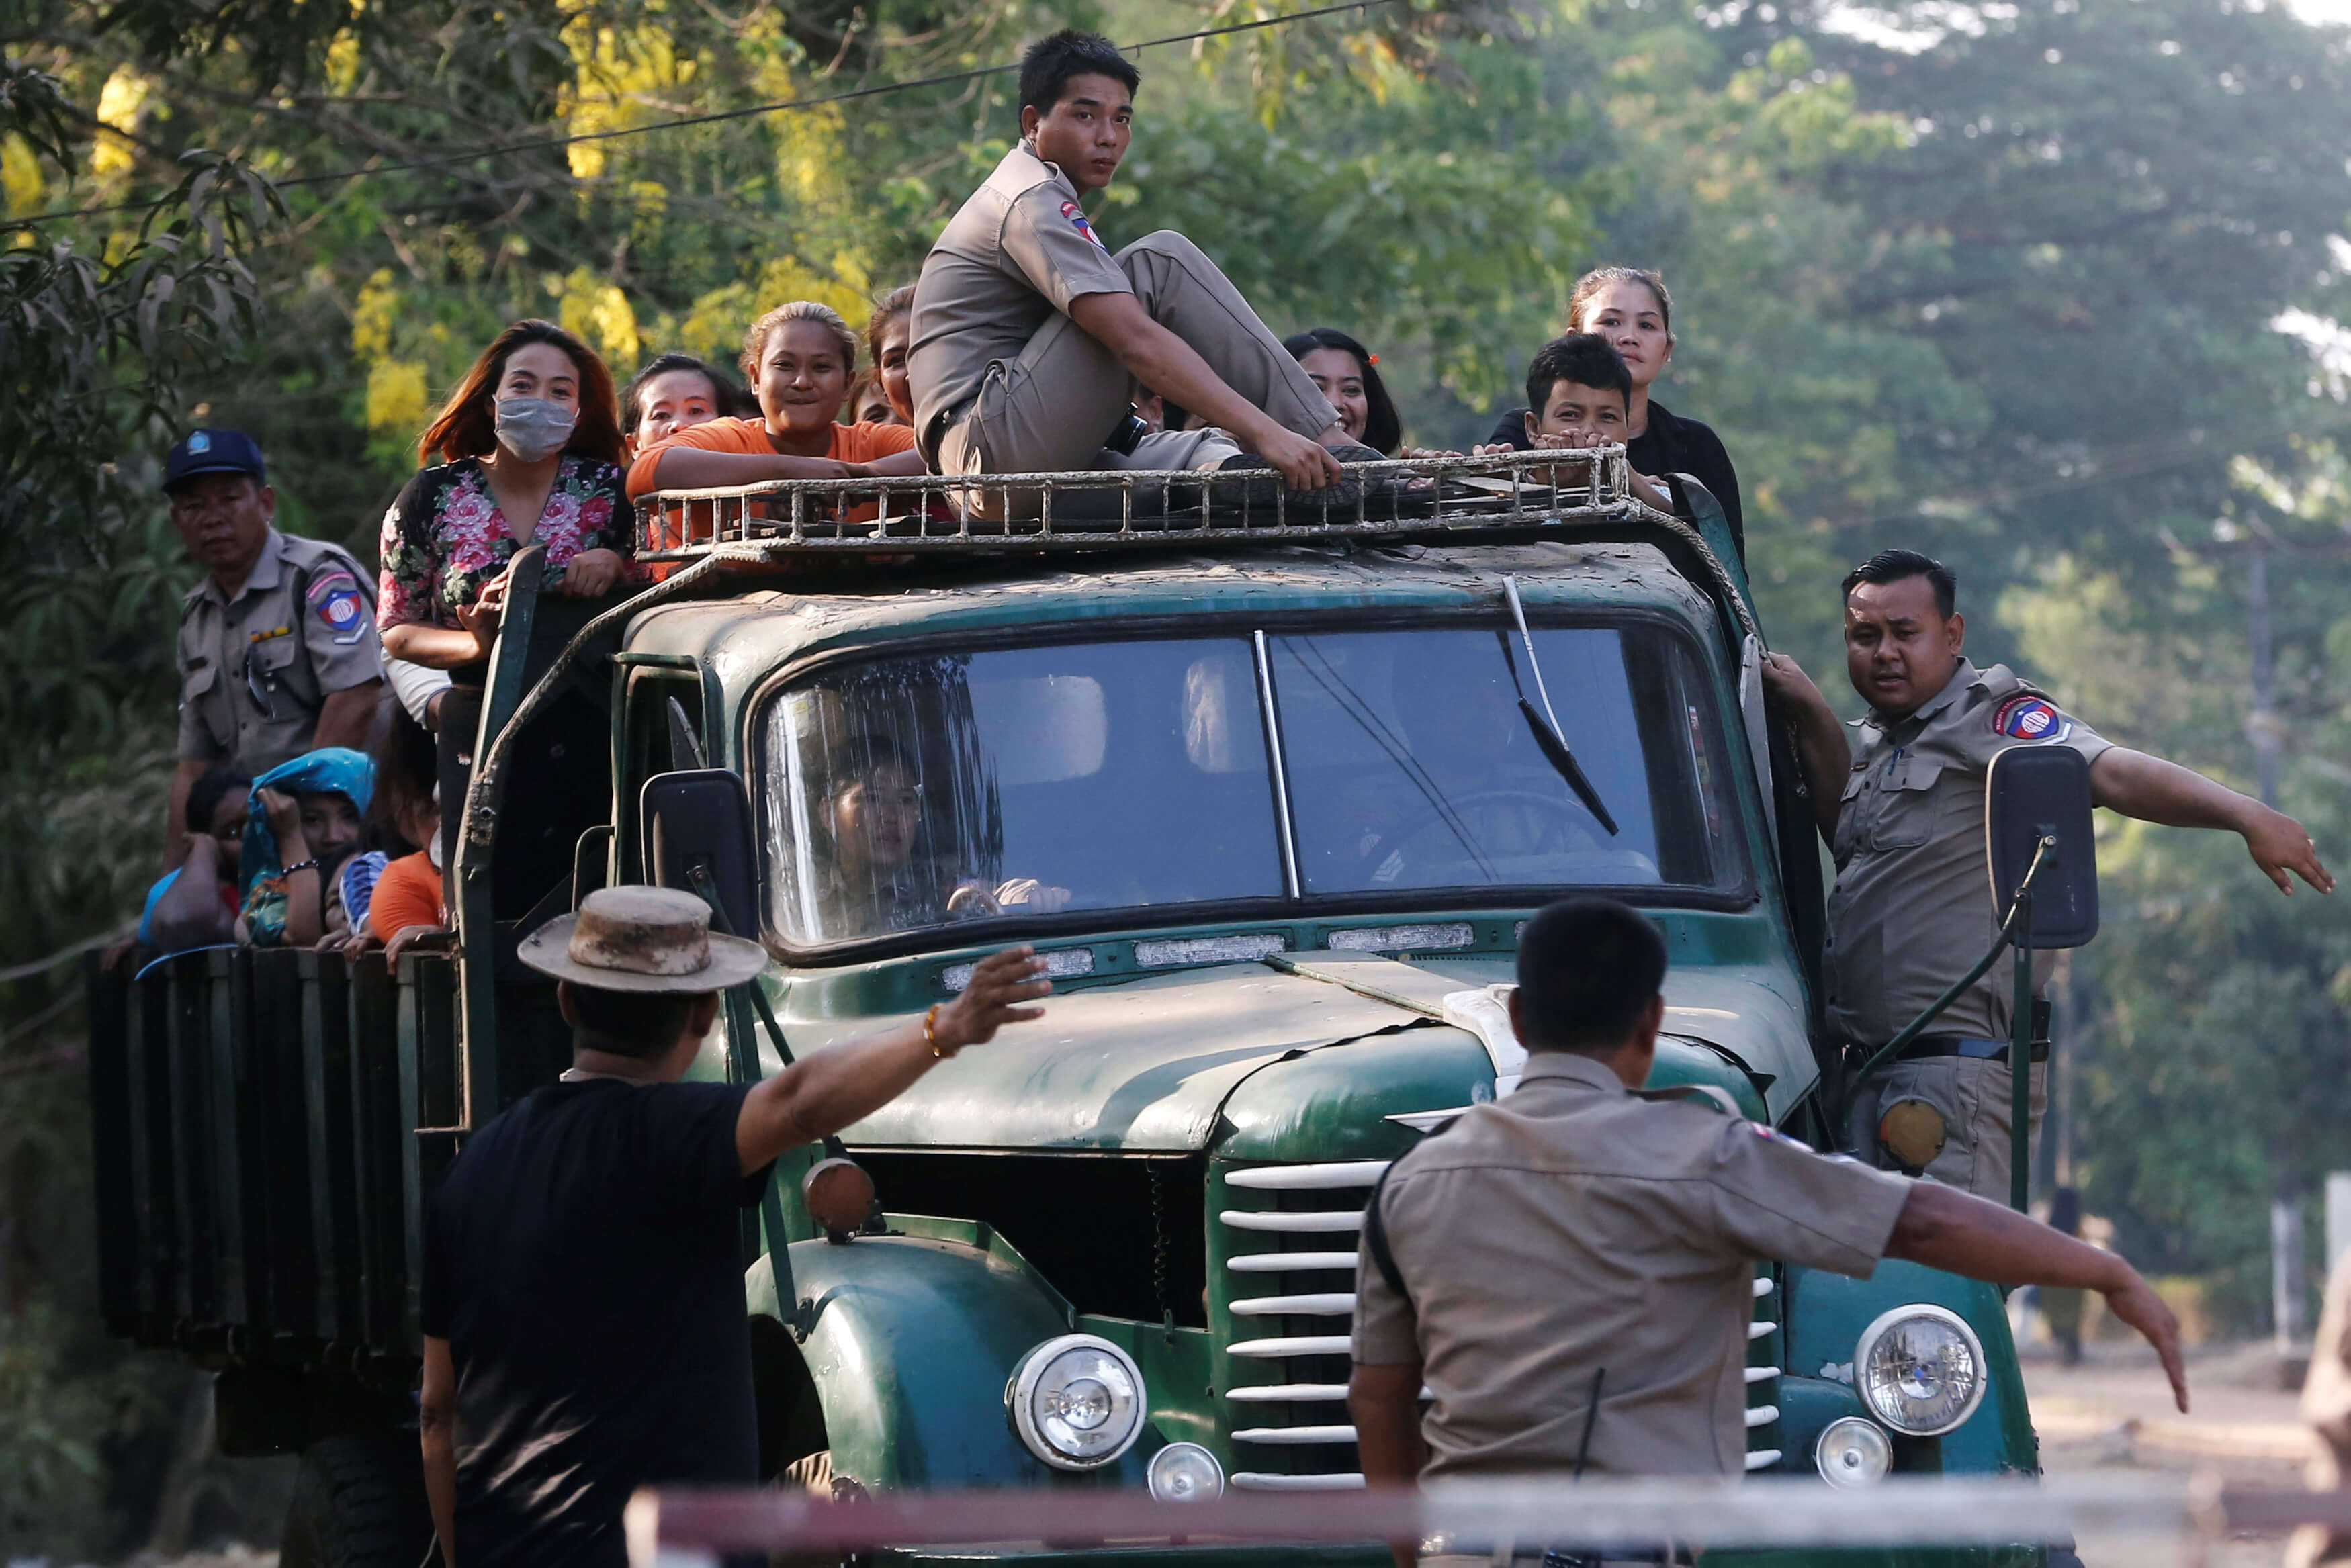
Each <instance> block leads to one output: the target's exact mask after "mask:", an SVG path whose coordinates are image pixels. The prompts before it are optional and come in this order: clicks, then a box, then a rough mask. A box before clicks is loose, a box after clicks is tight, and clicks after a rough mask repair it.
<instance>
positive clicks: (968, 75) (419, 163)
mask: <svg viewBox="0 0 2351 1568" xmlns="http://www.w3.org/2000/svg"><path fill="white" fill-rule="evenodd" d="M1397 3H1398V0H1344V4H1342V5H1322V6H1318V7H1316V8H1315V9H1313V10H1311V11H1293V12H1290V13H1289V14H1288V15H1286V16H1263V17H1259V19H1258V20H1256V21H1254V22H1233V23H1228V24H1227V25H1226V26H1221V27H1204V28H1201V29H1200V30H1199V31H1197V32H1192V33H1171V34H1169V35H1168V36H1166V37H1164V38H1145V39H1144V41H1143V42H1141V43H1139V44H1123V45H1121V46H1120V52H1121V53H1123V54H1138V53H1140V52H1141V51H1143V50H1144V49H1155V48H1159V47H1164V46H1165V45H1168V44H1190V43H1196V42H1198V41H1200V40H1201V39H1204V38H1221V37H1226V36H1230V35H1232V34H1235V33H1254V32H1257V31H1258V30H1259V29H1260V28H1266V27H1281V26H1289V25H1290V23H1292V22H1305V21H1311V19H1313V18H1314V17H1317V16H1333V15H1336V14H1337V13H1339V12H1341V11H1361V12H1368V11H1370V10H1373V9H1374V8H1375V7H1377V6H1382V5H1395V4H1397ZM1019 68H1020V67H1019V66H1018V65H1017V64H1011V63H1007V64H1004V65H995V66H975V67H972V68H970V69H969V70H961V71H944V72H941V73H940V74H939V75H937V76H929V77H917V78H914V79H913V80H910V81H900V82H883V83H880V84H878V85H876V86H873V87H862V88H849V89H847V90H846V91H843V92H836V93H828V94H826V95H825V96H824V97H822V98H796V99H779V100H778V101H777V102H774V103H762V104H754V105H752V106H750V107H749V108H747V109H719V110H716V111H714V112H712V113H709V114H689V115H681V116H679V117H678V118H676V119H663V120H656V121H654V122H653V124H651V125H634V126H628V127H624V128H622V129H620V130H590V131H583V132H581V133H580V134H579V135H576V136H546V137H538V138H535V139H533V140H528V141H515V142H508V143H507V144H505V145H504V146H499V147H475V148H467V149H465V150H463V151H455V152H442V153H434V154H433V155H431V156H429V157H424V158H413V159H409V160H406V161H402V162H397V163H363V164H355V165H353V166H352V167H350V168H348V169H339V170H336V171H334V172H332V173H329V174H302V175H297V176H296V177H295V178H293V179H290V180H277V181H272V182H271V183H272V184H273V185H275V186H276V187H277V189H279V190H281V191H282V190H290V189H292V188H294V187H295V186H298V185H329V184H333V183H334V182H337V181H340V180H363V179H367V178H369V177H370V176H372V175H376V174H399V173H403V172H406V171H412V170H417V169H439V168H444V167H446V166H448V165H450V164H453V163H468V162H471V161H474V160H475V159H477V158H502V157H505V156H507V154H509V153H515V152H541V151H549V150H550V149H554V148H559V147H576V146H579V145H580V144H582V143H584V142H590V141H617V140H621V139H622V138H623V137H629V136H650V135H652V134H653V132H655V131H658V130H683V129H685V128H686V127H689V126H696V125H716V124H719V123H721V122H723V121H726V120H734V119H754V118H756V117H758V116H759V115H763V114H782V113H785V112H788V111H789V110H792V109H821V108H823V107H824V106H825V105H827V104H834V103H848V102H851V101H852V100H854V99H868V98H880V97H883V96H884V95H885V94H889V93H893V92H911V91H913V90H914V89H915V88H931V87H946V86H951V85H953V84H954V83H956V82H967V81H977V80H980V79H982V78H987V77H996V76H1002V75H1004V74H1005V73H1006V72H1008V71H1015V70H1018V69H1019ZM108 129H112V128H111V127H109V128H108ZM171 199H172V198H170V197H169V196H160V197H157V198H155V199H154V200H152V201H148V202H115V203H112V204H110V205H105V206H95V207H61V208H58V209H57V210H55V211H52V212H47V213H33V214H31V215H29V216H26V217H22V218H6V219H0V231H5V230H9V229H26V228H31V227H33V226H34V225H36V224H38V223H55V222H57V221H59V220H61V219H65V218H98V217H106V216H109V215H110V214H112V213H152V212H154V211H155V210H157V209H158V208H160V207H162V206H164V205H165V204H167V203H168V202H170V201H171Z"/></svg>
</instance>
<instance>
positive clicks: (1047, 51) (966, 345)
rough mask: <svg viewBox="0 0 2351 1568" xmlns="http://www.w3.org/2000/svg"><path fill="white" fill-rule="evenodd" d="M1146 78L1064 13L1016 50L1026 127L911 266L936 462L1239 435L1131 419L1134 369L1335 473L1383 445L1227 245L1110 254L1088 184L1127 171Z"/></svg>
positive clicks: (1175, 395) (1170, 463) (1114, 449)
mask: <svg viewBox="0 0 2351 1568" xmlns="http://www.w3.org/2000/svg"><path fill="white" fill-rule="evenodd" d="M1141 80H1142V78H1141V76H1140V75H1139V74H1138V73H1137V72H1136V70H1135V68H1134V66H1133V65H1132V64H1130V63H1129V62H1128V61H1127V59H1126V57H1124V56H1123V55H1121V54H1120V53H1119V52H1118V47H1117V46H1116V45H1114V44H1113V43H1111V42H1110V41H1109V40H1108V39H1106V38H1103V37H1102V36H1100V35H1098V34H1093V33H1080V32H1074V31H1071V32H1061V33H1056V34H1054V35H1053V36H1050V37H1049V38H1045V39H1042V40H1040V42H1038V43H1037V44H1035V45H1033V46H1032V47H1030V48H1029V52H1028V54H1027V55H1026V56H1025V57H1023V59H1022V61H1021V66H1020V142H1019V145H1018V146H1017V147H1015V148H1013V149H1012V151H1009V152H1008V153H1006V154H1005V155H1004V161H1002V162H1001V163H999V164H998V166H997V170H996V172H995V173H994V174H992V175H990V176H989V177H988V181H987V183H986V184H985V185H982V186H981V187H980V188H979V190H978V191H977V192H975V193H974V194H973V195H972V197H971V199H970V200H969V201H967V202H965V203H964V204H963V208H962V210H961V211H959V212H958V213H956V215H955V217H954V219H953V220H952V221H950V222H949V223H948V224H947V226H946V231H945V232H944V233H942V234H940V235H939V240H938V244H936V245H935V246H934V247H933V248H932V251H931V254H930V255H929V256H928V257H927V258H926V259H925V261H924V263H923V272H922V276H921V279H920V281H918V282H917V283H916V284H915V285H914V321H913V327H912V334H913V336H912V345H911V347H910V348H909V350H908V353H907V358H906V376H907V379H908V382H909V383H910V385H911V388H912V390H913V393H914V434H915V440H916V442H917V444H918V445H919V446H920V447H921V448H922V452H923V456H924V458H925V461H926V462H929V463H930V465H931V468H932V470H933V471H934V472H940V473H1020V472H1050V471H1056V470H1061V471H1067V470H1082V469H1100V468H1145V469H1168V470H1173V469H1201V468H1216V467H1217V466H1219V465H1220V464H1221V463H1223V462H1230V461H1231V460H1232V459H1233V458H1234V457H1235V456H1236V455H1238V449H1237V448H1236V447H1235V446H1234V444H1233V443H1232V442H1231V441H1225V440H1224V439H1223V438H1222V437H1220V436H1217V435H1212V434H1205V433H1204V432H1201V431H1161V432H1159V433H1156V434H1144V433H1143V431H1142V427H1141V426H1140V424H1139V423H1137V424H1136V425H1134V426H1132V427H1129V426H1128V425H1127V421H1129V420H1130V419H1131V418H1132V417H1133V409H1132V405H1131V402H1130V399H1131V395H1132V392H1133V389H1134V386H1135V384H1136V383H1138V382H1139V383H1141V385H1142V386H1143V387H1144V389H1146V390H1149V391H1154V392H1158V393H1161V394H1164V395H1165V397H1166V398H1169V399H1172V400H1174V401H1175V402H1176V403H1179V404H1181V405H1182V406H1183V407H1184V408H1186V409H1188V410H1191V411H1192V412H1193V413H1196V414H1198V415H1201V416H1202V417H1204V418H1205V419H1206V420H1207V422H1208V424H1210V425H1211V426H1215V427H1217V428H1218V429H1220V430H1222V431H1229V432H1231V434H1232V436H1233V437H1235V438H1237V439H1238V441H1240V442H1242V443H1244V444H1245V445H1247V446H1248V447H1249V449H1250V450H1251V451H1252V452H1254V453H1256V454H1258V457H1259V458H1260V459H1261V460H1262V461H1261V462H1257V463H1256V464H1255V465H1256V466H1258V467H1260V468H1262V467H1265V466H1267V465H1270V466H1271V467H1272V468H1273V469H1276V470H1279V471H1280V473H1281V475H1282V477H1283V479H1284V480H1285V481H1287V482H1288V483H1289V484H1290V486H1291V487H1293V488H1296V489H1301V490H1304V489H1314V488H1319V487H1322V486H1324V485H1328V484H1332V483H1336V482H1337V481H1338V480H1339V479H1340V478H1341V473H1340V469H1339V466H1338V462H1337V460H1336V459H1335V458H1334V457H1332V455H1331V454H1332V451H1334V450H1335V451H1341V452H1344V454H1345V455H1346V456H1347V458H1348V459H1349V460H1350V461H1353V462H1362V461H1366V460H1370V459H1375V458H1377V457H1378V456H1379V455H1380V454H1379V453H1378V452H1373V451H1372V450H1371V449H1370V448H1368V447H1359V446H1356V445H1355V444H1354V443H1353V441H1350V440H1349V439H1348V437H1347V435H1346V433H1345V432H1344V431H1342V430H1340V429H1339V416H1338V413H1337V411H1336V410H1333V409H1332V407H1331V403H1330V400H1328V399H1326V398H1324V397H1323V396H1322V393H1321V392H1319V391H1317V390H1316V389H1315V387H1314V383H1313V381H1312V380H1311V379H1309V378H1308V376H1307V374H1306V372H1305V371H1304V370H1302V369H1300V368H1299V365H1298V361H1297V360H1295V359H1293V358H1290V353H1289V351H1288V350H1287V349H1285V348H1282V346H1281V340H1280V338H1278V337H1275V336H1274V335H1273V334H1272V333H1271V332H1270V331H1269V330H1268V329H1267V328H1266V326H1265V323H1264V322H1262V321H1260V320H1259V319H1258V316H1257V313H1256V312H1255V311H1254V310H1252V309H1250V308H1249V301H1248V300H1246V299H1244V298H1242V297H1241V295H1240V291H1239V290H1238V289H1236V288H1235V287H1234V286H1232V284H1231V283H1230V282H1228V280H1227V279H1226V277H1225V275H1224V274H1223V273H1221V272H1219V271H1217V265H1216V264H1215V263H1214V262H1211V261H1210V260H1209V259H1208V258H1207V256H1205V255H1203V254H1201V253H1200V249H1199V247H1198V246H1196V245H1195V244H1192V243H1191V242H1190V241H1188V240H1186V239H1185V238H1184V236H1183V235H1181V234H1173V233H1169V232H1165V231H1163V232H1161V233H1158V234H1149V235H1146V236H1145V237H1144V238H1143V239H1140V240H1137V241H1136V242H1135V243H1134V244H1131V245H1129V246H1127V247H1126V248H1125V249H1123V250H1122V251H1120V252H1119V253H1118V254H1117V255H1115V256H1113V255H1112V254H1110V251H1109V249H1108V248H1107V247H1106V246H1105V245H1104V244H1102V239H1101V236H1099V235H1097V234H1095V233H1094V230H1093V225H1092V223H1091V222H1090V221H1089V220H1088V218H1087V216H1086V213H1085V209H1084V208H1083V207H1081V205H1080V204H1079V203H1080V202H1081V200H1082V199H1083V198H1084V197H1085V196H1086V195H1087V194H1088V193H1090V192H1094V191H1098V190H1101V189H1102V187H1104V186H1106V185H1108V184H1109V183H1110V182H1111V178H1112V176H1113V175H1114V174H1115V173H1116V172H1117V171H1118V165H1119V161H1120V160H1121V159H1122V158H1123V157H1124V156H1125V154H1126V149H1127V142H1128V140H1129V135H1130V132H1129V130H1128V119H1129V117H1130V115H1131V114H1132V112H1133V99H1134V89H1135V87H1136V86H1137V84H1139V83H1140V81H1141ZM1122 432H1123V433H1122Z"/></svg>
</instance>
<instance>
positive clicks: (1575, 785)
mask: <svg viewBox="0 0 2351 1568" xmlns="http://www.w3.org/2000/svg"><path fill="white" fill-rule="evenodd" d="M1502 593H1503V596H1504V597H1507V598H1508V599H1509V600H1510V618H1511V619H1512V620H1514V621H1516V622H1517V623H1518V627H1519V638H1520V640H1521V641H1523V642H1524V643H1525V644H1526V645H1527V668H1528V669H1529V670H1532V671H1533V672H1534V677H1535V695H1536V696H1538V697H1541V699H1542V705H1543V711H1541V712H1540V713H1538V712H1536V711H1535V706H1534V704H1533V703H1531V702H1530V701H1527V689H1526V688H1525V687H1523V686H1521V685H1520V684H1519V661H1518V660H1517V659H1513V658H1512V657H1511V656H1510V639H1509V638H1508V637H1507V636H1504V635H1503V634H1501V633H1499V632H1497V633H1495V637H1496V638H1497V639H1498V640H1499V641H1500V643H1501V645H1502V662H1503V663H1505V664H1507V665H1509V666H1510V686H1511V688H1512V689H1513V690H1514V691H1517V692H1518V694H1519V711H1520V713H1522V714H1524V715H1525V716H1526V721H1527V729H1528V730H1529V732H1531V733H1532V734H1533V736H1534V738H1535V749H1536V750H1537V751H1539V752H1541V753H1542V754H1543V761H1545V762H1547V763H1550V764H1551V765H1552V770H1553V771H1554V772H1556V773H1557V774H1559V776H1560V777H1562V778H1563V779H1565V780H1566V781H1567V787H1568V788H1570V789H1572V790H1573V791H1574V792H1575V798H1576V799H1578V800H1580V801H1582V802H1583V806H1584V809H1585V810H1586V811H1589V812H1590V813H1592V815H1593V816H1595V817H1597V818H1599V819H1600V826H1603V827H1604V828H1606V829H1607V830H1608V836H1609V837H1611V838H1614V837H1615V836H1616V819H1615V818H1614V817H1613V816H1611V815H1608V806H1607V805H1606V803H1605V802H1604V801H1603V800H1602V799H1601V798H1600V792H1599V791H1598V790H1596V789H1593V787H1592V781H1591V780H1590V779H1588V778H1586V777H1584V776H1583V768H1582V766H1580V765H1579V764H1578V763H1577V762H1576V760H1575V753H1573V752H1571V751H1569V750H1568V749H1567V738H1566V737H1565V736H1564V735H1562V734H1561V733H1560V731H1559V715H1558V714H1556V713H1554V712H1552V706H1551V691H1550V690H1549V689H1548V688H1546V687H1545V686H1544V685H1543V676H1542V661H1541V659H1537V658H1536V657H1535V639H1534V633H1532V632H1531V631H1529V630H1528V629H1527V609H1526V606H1524V605H1522V604H1520V602H1519V579H1518V578H1516V577H1504V578H1503V579H1502Z"/></svg>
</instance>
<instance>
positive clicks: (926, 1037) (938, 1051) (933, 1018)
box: [923, 1002, 955, 1062]
mask: <svg viewBox="0 0 2351 1568" xmlns="http://www.w3.org/2000/svg"><path fill="white" fill-rule="evenodd" d="M923 1044H925V1045H928V1046H929V1047H930V1048H931V1054H932V1055H934V1056H936V1057H937V1058H938V1059H939V1060H940V1061H942V1062H944V1061H946V1059H947V1058H948V1057H950V1056H952V1055H954V1054H955V1053H954V1052H953V1051H949V1050H947V1049H946V1048H945V1047H944V1046H942V1045H941V1044H939V1003H937V1002H932V1003H931V1006H930V1011H928V1012H925V1013H924V1014H923Z"/></svg>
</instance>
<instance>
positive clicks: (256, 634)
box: [179, 528, 383, 778]
mask: <svg viewBox="0 0 2351 1568" xmlns="http://www.w3.org/2000/svg"><path fill="white" fill-rule="evenodd" d="M373 587H374V578H373V576H371V575H370V574H368V573H365V572H362V571H360V567H359V564H358V563H357V562H355V561H353V560H352V559H351V557H350V555H349V554H347V553H346V552H345V551H343V550H342V549H340V547H338V546H336V545H329V544H327V543H325V542H324V541H322V540H318V539H304V538H299V537H297V536H296V535H291V534H281V533H279V532H278V531H277V529H275V528H272V529H271V530H270V531H269V537H268V539H267V540H266V542H265V543H264V544H263V545H262V546H261V555H260V556H259V558H258V559H256V561H255V562H254V563H253V571H252V574H251V575H250V576H247V577H246V579H245V586H244V587H242V588H240V589H238V590H237V596H236V597H235V600H233V601H232V600H230V599H227V598H225V597H222V594H221V591H220V585H219V584H217V583H215V582H214V581H213V579H212V578H211V577H210V576H206V577H205V578H204V581H202V582H200V583H198V584H197V585H196V586H195V587H193V588H191V589H189V590H188V594H187V597H185V598H184V599H183V600H182V601H181V603H180V649H179V659H180V747H179V754H180V760H181V761H183V762H192V763H225V764H226V765H228V766H230V767H234V768H235V769H236V770H237V771H238V772H239V773H242V774H246V775H248V776H250V777H256V778H257V777H259V776H260V774H262V773H263V772H264V771H266V770H267V769H269V768H273V767H276V766H277V764H278V763H282V762H286V761H287V760H289V759H291V758H294V757H298V756H300V755H301V754H302V753H304V752H307V751H308V750H309V749H310V738H311V736H312V735H313V734H314V733H315V732H317V730H318V728H319V709H320V708H321V707H322V706H324V704H325V702H326V700H327V696H328V694H329V692H334V691H344V690H346V689H347V688H350V687H353V686H361V685H365V684H366V683H367V682H368V681H371V680H377V679H379V678H381V676H382V674H383V656H382V652H381V649H380V647H379V646H378V644H377V642H376V631H375V596H374V593H373Z"/></svg>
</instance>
